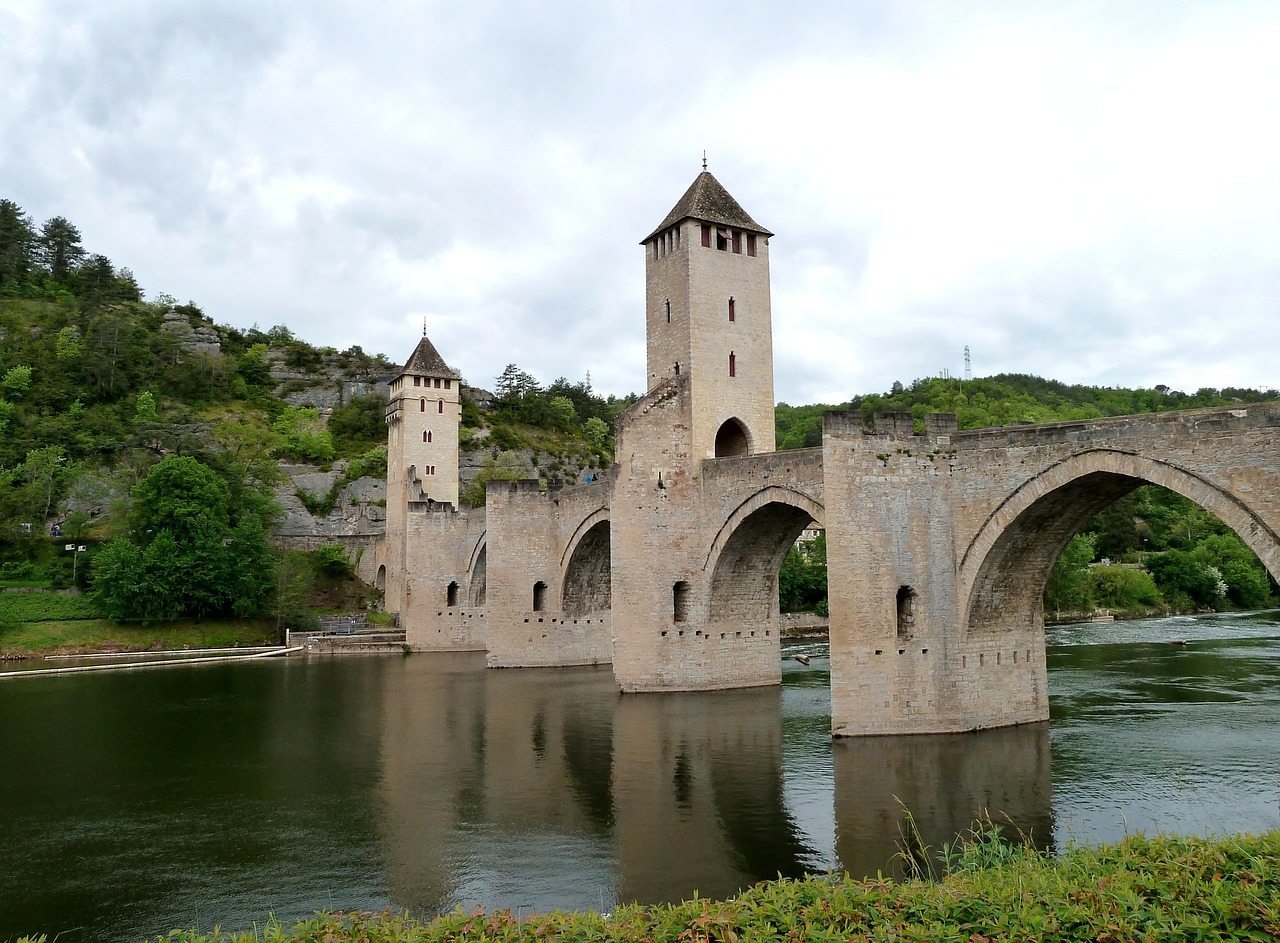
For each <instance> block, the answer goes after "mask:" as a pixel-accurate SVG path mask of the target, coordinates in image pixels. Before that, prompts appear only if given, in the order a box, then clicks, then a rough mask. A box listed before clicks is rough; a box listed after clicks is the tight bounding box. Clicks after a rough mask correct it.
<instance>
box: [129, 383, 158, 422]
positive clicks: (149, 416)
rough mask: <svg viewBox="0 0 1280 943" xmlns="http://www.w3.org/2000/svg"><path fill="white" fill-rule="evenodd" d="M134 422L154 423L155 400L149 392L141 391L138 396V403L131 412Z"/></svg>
mask: <svg viewBox="0 0 1280 943" xmlns="http://www.w3.org/2000/svg"><path fill="white" fill-rule="evenodd" d="M133 421H134V422H155V421H156V398H155V395H154V394H152V393H151V391H150V390H143V391H142V392H141V393H139V394H138V402H137V405H136V406H135V407H134V410H133Z"/></svg>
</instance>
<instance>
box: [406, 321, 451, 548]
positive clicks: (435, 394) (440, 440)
mask: <svg viewBox="0 0 1280 943" xmlns="http://www.w3.org/2000/svg"><path fill="white" fill-rule="evenodd" d="M460 386H461V376H460V374H459V373H458V371H456V370H454V369H453V368H452V367H450V366H449V365H448V364H447V363H445V362H444V359H443V358H442V357H441V356H440V354H439V353H438V352H437V351H436V349H435V346H434V345H433V344H432V343H431V340H430V339H429V338H428V337H427V336H426V335H425V334H424V335H423V337H422V340H421V341H419V342H418V346H417V348H416V349H415V350H414V352H413V356H411V357H410V358H409V361H408V363H406V364H405V365H404V369H403V370H401V371H400V375H399V376H397V377H396V378H395V379H394V380H392V381H391V387H390V393H389V396H388V399H387V530H388V536H390V535H391V533H392V532H394V531H395V530H398V529H399V528H397V526H396V525H397V523H399V522H400V521H402V520H403V515H404V514H405V512H406V511H407V510H408V506H409V504H410V503H426V502H433V503H435V504H441V503H447V504H452V505H453V506H454V507H457V504H458V427H459V424H460V422H461V420H462V399H461V395H460V390H459V387H460Z"/></svg>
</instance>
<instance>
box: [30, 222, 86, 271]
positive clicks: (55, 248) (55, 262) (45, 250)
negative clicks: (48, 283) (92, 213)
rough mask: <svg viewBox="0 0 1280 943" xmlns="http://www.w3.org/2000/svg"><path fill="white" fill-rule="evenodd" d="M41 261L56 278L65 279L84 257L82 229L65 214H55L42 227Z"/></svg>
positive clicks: (40, 240) (40, 239)
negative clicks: (81, 242) (74, 224)
mask: <svg viewBox="0 0 1280 943" xmlns="http://www.w3.org/2000/svg"><path fill="white" fill-rule="evenodd" d="M38 245H39V256H40V261H41V262H42V263H43V264H44V267H45V268H46V269H48V271H49V274H51V275H52V276H53V277H54V278H56V279H59V280H63V279H65V278H66V277H67V276H68V274H70V272H71V270H72V269H73V268H75V267H76V265H77V264H79V262H80V260H81V259H83V258H84V247H83V246H82V245H81V244H80V230H79V229H77V228H76V227H75V226H73V225H72V224H71V221H70V220H68V219H67V218H66V217H65V216H55V217H53V219H50V220H48V221H46V222H45V224H44V225H43V226H42V227H40V238H39V241H38Z"/></svg>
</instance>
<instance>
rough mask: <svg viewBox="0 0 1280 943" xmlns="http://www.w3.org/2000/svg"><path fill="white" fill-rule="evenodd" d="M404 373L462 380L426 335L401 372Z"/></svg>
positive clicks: (460, 375)
mask: <svg viewBox="0 0 1280 943" xmlns="http://www.w3.org/2000/svg"><path fill="white" fill-rule="evenodd" d="M400 372H401V373H402V374H404V373H416V374H418V375H420V376H424V377H442V378H443V377H449V378H450V379H454V380H461V379H462V374H460V373H459V372H458V371H457V370H454V369H453V368H452V367H450V366H449V365H448V364H447V363H445V362H444V358H443V357H441V356H440V352H439V351H438V350H436V348H435V345H434V344H432V343H431V338H429V337H427V336H426V335H425V334H424V335H422V340H420V341H418V346H417V347H415V348H414V351H413V356H411V357H410V358H409V360H408V362H407V363H406V364H405V365H404V368H403V369H402V370H401V371H400Z"/></svg>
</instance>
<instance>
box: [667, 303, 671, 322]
mask: <svg viewBox="0 0 1280 943" xmlns="http://www.w3.org/2000/svg"><path fill="white" fill-rule="evenodd" d="M666 308H667V323H668V324H670V323H671V302H670V301H667V302H666Z"/></svg>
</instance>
